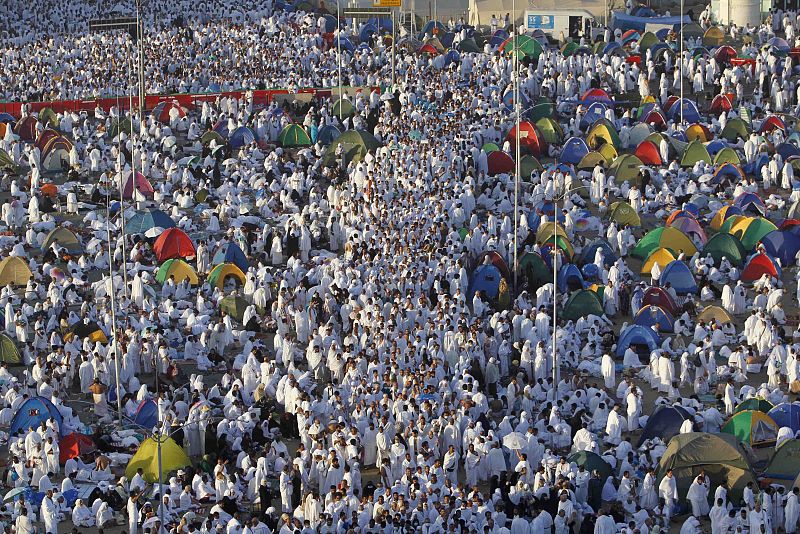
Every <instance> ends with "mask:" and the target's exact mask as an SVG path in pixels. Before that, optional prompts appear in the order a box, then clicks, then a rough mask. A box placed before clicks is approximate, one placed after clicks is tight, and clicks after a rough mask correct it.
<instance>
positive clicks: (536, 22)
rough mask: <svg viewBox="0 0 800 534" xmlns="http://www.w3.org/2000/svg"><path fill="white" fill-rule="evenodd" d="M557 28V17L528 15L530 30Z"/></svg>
mask: <svg viewBox="0 0 800 534" xmlns="http://www.w3.org/2000/svg"><path fill="white" fill-rule="evenodd" d="M554 27H555V17H553V16H552V15H528V29H531V30H537V29H538V30H552V29H553V28H554Z"/></svg>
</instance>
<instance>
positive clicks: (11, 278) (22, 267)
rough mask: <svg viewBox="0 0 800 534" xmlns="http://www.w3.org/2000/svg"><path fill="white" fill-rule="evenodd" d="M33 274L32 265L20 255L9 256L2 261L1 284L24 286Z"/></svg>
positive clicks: (0, 270) (0, 268)
mask: <svg viewBox="0 0 800 534" xmlns="http://www.w3.org/2000/svg"><path fill="white" fill-rule="evenodd" d="M32 276H33V273H31V269H30V267H28V264H27V263H25V260H23V259H22V258H20V257H19V256H8V257H7V258H5V259H3V261H0V285H3V286H5V285H8V284H11V285H14V286H24V285H27V284H28V280H30V279H31V277H32Z"/></svg>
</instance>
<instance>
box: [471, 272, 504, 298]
mask: <svg viewBox="0 0 800 534" xmlns="http://www.w3.org/2000/svg"><path fill="white" fill-rule="evenodd" d="M501 278H502V275H501V274H500V269H498V268H497V267H495V266H494V265H480V266H478V268H477V269H475V272H474V273H472V279H471V280H470V281H469V290H468V297H467V298H468V299H469V301H470V302H472V297H473V296H475V292H476V291H481V292H482V293H483V294H484V295H486V296H487V297H489V298H492V299H494V298H497V295H498V294H499V293H500V279H501Z"/></svg>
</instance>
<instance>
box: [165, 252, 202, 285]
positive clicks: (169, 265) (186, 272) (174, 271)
mask: <svg viewBox="0 0 800 534" xmlns="http://www.w3.org/2000/svg"><path fill="white" fill-rule="evenodd" d="M170 276H174V277H175V281H176V282H183V281H184V280H187V279H188V280H189V283H190V284H192V285H193V286H196V285H198V284H199V283H200V279H199V278H198V276H197V273H196V272H195V270H194V269H193V268H192V266H191V265H189V264H188V263H186V262H185V261H183V260H182V259H179V258H173V259H169V260H167V261H165V262H164V263H162V264H161V267H159V269H158V273H156V281H158V282H161V283H164V281H165V280H167V279H168V278H169V277H170Z"/></svg>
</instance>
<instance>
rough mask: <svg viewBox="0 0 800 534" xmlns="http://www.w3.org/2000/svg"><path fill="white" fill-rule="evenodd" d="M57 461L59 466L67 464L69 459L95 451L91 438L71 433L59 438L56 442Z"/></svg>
mask: <svg viewBox="0 0 800 534" xmlns="http://www.w3.org/2000/svg"><path fill="white" fill-rule="evenodd" d="M58 448H59V452H58V461H59V463H61V465H64V464H65V463H67V460H69V459H71V458H77V457H79V456H83V455H84V454H90V453H92V452H94V451H95V450H96V448H97V447H95V445H94V441H92V438H90V437H89V436H87V435H86V434H80V433H78V432H72V433H71V434H67V435H66V436H64V437H63V438H61V439H60V440H59V442H58Z"/></svg>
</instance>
